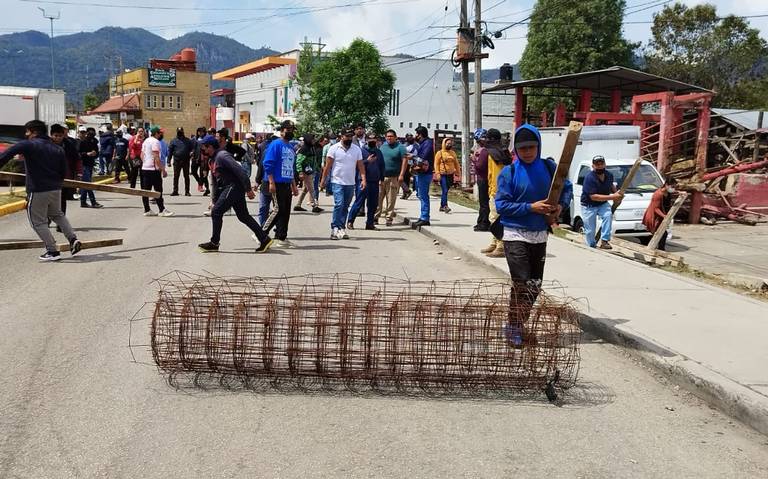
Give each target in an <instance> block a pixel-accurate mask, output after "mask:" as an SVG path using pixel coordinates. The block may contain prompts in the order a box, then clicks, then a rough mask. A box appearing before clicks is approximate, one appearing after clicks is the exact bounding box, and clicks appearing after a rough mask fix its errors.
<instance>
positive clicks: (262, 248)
mask: <svg viewBox="0 0 768 479" xmlns="http://www.w3.org/2000/svg"><path fill="white" fill-rule="evenodd" d="M272 243H274V241H273V240H272V238H270V237H269V236H267V239H266V240H264V241H263V242H261V243H260V244H259V247H258V248H256V252H257V253H264V252H266V251H267V250H268V249H269V247H270V246H272Z"/></svg>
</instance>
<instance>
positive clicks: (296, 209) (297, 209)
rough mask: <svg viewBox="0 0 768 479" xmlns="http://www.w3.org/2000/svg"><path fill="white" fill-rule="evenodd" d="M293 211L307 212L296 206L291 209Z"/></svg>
mask: <svg viewBox="0 0 768 479" xmlns="http://www.w3.org/2000/svg"><path fill="white" fill-rule="evenodd" d="M293 211H307V209H306V208H302V207H301V206H299V205H296V206H294V207H293Z"/></svg>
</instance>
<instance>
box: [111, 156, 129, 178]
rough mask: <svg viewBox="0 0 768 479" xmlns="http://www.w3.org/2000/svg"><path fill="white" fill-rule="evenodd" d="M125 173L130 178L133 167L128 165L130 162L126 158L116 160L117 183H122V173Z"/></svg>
mask: <svg viewBox="0 0 768 479" xmlns="http://www.w3.org/2000/svg"><path fill="white" fill-rule="evenodd" d="M123 171H125V172H126V173H128V176H129V177H130V172H131V167H130V166H129V165H128V160H127V159H126V158H125V157H122V158H120V157H117V158H115V181H120V173H121V172H123Z"/></svg>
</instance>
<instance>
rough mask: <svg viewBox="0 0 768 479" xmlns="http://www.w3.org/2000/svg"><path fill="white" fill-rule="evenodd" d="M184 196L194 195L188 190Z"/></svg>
mask: <svg viewBox="0 0 768 479" xmlns="http://www.w3.org/2000/svg"><path fill="white" fill-rule="evenodd" d="M184 196H192V194H191V193H190V192H189V191H187V192H186V193H184Z"/></svg>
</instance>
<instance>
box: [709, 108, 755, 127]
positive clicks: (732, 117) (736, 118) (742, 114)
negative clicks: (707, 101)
mask: <svg viewBox="0 0 768 479" xmlns="http://www.w3.org/2000/svg"><path fill="white" fill-rule="evenodd" d="M712 113H714V114H715V115H720V116H722V117H723V118H725V119H726V120H727V121H729V122H731V123H733V124H735V125H737V126H740V127H742V128H744V129H745V130H749V131H751V130H757V129H758V126H757V120H758V116H760V112H759V111H758V110H733V109H728V108H712ZM763 118H764V119H763V126H762V128H768V112H764V113H763Z"/></svg>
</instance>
